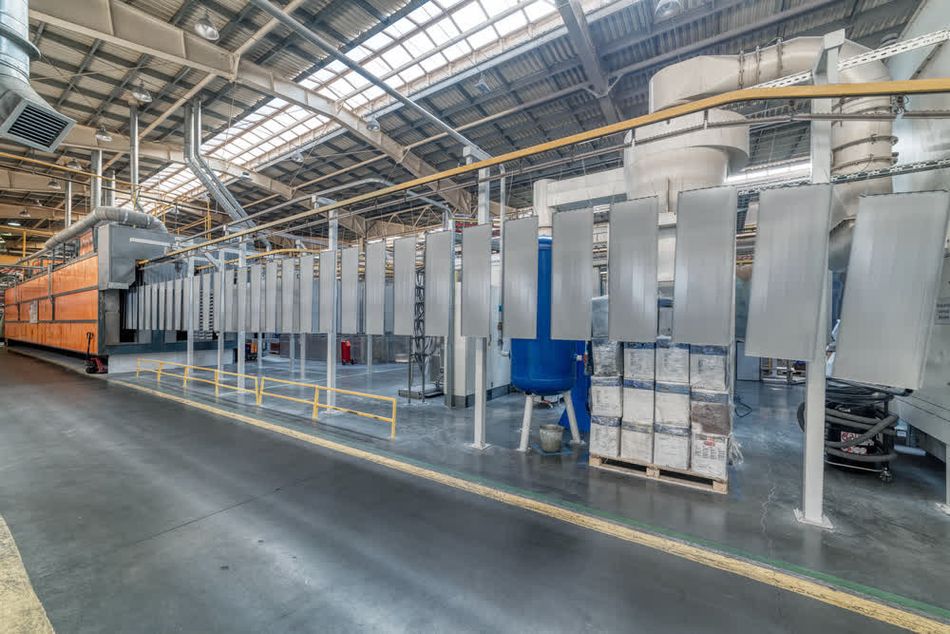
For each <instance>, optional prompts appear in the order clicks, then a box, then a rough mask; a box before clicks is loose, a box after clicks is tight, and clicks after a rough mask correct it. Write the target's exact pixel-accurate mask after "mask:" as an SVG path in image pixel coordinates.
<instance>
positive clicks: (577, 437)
mask: <svg viewBox="0 0 950 634" xmlns="http://www.w3.org/2000/svg"><path fill="white" fill-rule="evenodd" d="M563 396H564V406H565V407H566V408H567V422H568V423H570V425H571V443H572V444H575V445H582V444H584V441H583V440H581V434H580V432H579V431H578V430H577V416H576V415H575V414H574V401H573V399H571V391H570V390H568V391H566V392H564V395H563Z"/></svg>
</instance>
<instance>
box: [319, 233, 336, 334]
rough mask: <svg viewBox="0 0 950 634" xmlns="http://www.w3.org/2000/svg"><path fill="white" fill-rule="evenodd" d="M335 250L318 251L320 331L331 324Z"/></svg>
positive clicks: (326, 329) (327, 329)
mask: <svg viewBox="0 0 950 634" xmlns="http://www.w3.org/2000/svg"><path fill="white" fill-rule="evenodd" d="M336 253H337V252H336V251H323V252H322V253H320V315H319V319H320V332H324V333H325V332H330V327H331V326H332V325H333V324H332V320H333V289H334V288H335V287H336Z"/></svg>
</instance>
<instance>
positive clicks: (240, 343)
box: [235, 242, 247, 387]
mask: <svg viewBox="0 0 950 634" xmlns="http://www.w3.org/2000/svg"><path fill="white" fill-rule="evenodd" d="M245 266H247V244H245V243H243V242H242V243H241V246H240V247H239V248H238V283H237V297H236V298H235V301H236V302H237V307H240V308H243V309H244V310H243V311H241V310H237V311H236V312H237V328H238V333H237V344H236V345H237V353H236V355H237V356H236V358H237V372H238V374H244V355H245V343H244V342H245V340H246V339H247V333H246V332H245V331H244V320H245V319H246V318H247V271H245V270H244V267H245ZM237 307H236V308H237ZM241 381H242V383H241V387H244V383H243V379H241Z"/></svg>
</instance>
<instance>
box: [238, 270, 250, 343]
mask: <svg viewBox="0 0 950 634" xmlns="http://www.w3.org/2000/svg"><path fill="white" fill-rule="evenodd" d="M248 270H249V269H248V267H246V266H244V267H241V268H239V269H237V270H236V271H235V272H234V273H235V282H234V285H235V298H234V301H235V306H234V327H235V329H236V330H237V331H238V332H247V329H248V327H247V321H248V319H247V309H248V306H249V305H250V303H251V301H250V300H251V294H250V287H249V286H248V284H247V273H248Z"/></svg>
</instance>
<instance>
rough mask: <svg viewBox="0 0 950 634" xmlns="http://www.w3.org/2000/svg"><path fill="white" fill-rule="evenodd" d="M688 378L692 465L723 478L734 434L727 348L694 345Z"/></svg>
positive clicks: (709, 474)
mask: <svg viewBox="0 0 950 634" xmlns="http://www.w3.org/2000/svg"><path fill="white" fill-rule="evenodd" d="M689 379H690V407H689V410H690V415H689V417H690V431H691V432H692V448H691V468H692V470H693V471H695V472H697V473H701V474H703V475H706V476H709V477H712V478H718V479H723V480H724V479H725V478H726V467H727V464H728V455H729V436H730V435H731V434H732V399H731V398H730V397H729V386H730V383H731V381H730V380H729V355H728V348H727V347H725V346H695V345H694V346H692V347H691V348H690V376H689Z"/></svg>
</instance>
